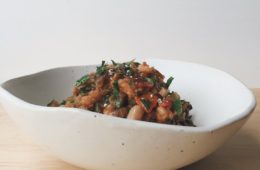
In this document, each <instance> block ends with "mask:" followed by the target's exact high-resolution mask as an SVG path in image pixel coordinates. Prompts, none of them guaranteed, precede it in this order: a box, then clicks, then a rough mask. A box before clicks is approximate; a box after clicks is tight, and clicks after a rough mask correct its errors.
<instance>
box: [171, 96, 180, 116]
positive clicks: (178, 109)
mask: <svg viewBox="0 0 260 170" xmlns="http://www.w3.org/2000/svg"><path fill="white" fill-rule="evenodd" d="M172 109H173V110H175V111H176V113H177V114H178V115H180V114H181V113H182V103H181V100H179V99H178V100H176V101H175V102H173V104H172Z"/></svg>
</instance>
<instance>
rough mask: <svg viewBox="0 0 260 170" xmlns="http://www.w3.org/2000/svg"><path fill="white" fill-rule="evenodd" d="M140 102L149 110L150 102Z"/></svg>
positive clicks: (143, 100) (142, 100)
mask: <svg viewBox="0 0 260 170" xmlns="http://www.w3.org/2000/svg"><path fill="white" fill-rule="evenodd" d="M141 102H142V103H143V105H144V107H145V108H146V109H147V110H149V109H150V107H151V102H150V101H149V100H145V99H141Z"/></svg>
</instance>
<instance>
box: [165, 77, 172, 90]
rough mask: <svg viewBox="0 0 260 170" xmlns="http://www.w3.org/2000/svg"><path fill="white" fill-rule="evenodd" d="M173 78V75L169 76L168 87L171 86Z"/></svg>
mask: <svg viewBox="0 0 260 170" xmlns="http://www.w3.org/2000/svg"><path fill="white" fill-rule="evenodd" d="M173 79H174V78H173V77H169V78H168V80H167V82H166V87H167V88H169V87H170V85H171V83H172V81H173Z"/></svg>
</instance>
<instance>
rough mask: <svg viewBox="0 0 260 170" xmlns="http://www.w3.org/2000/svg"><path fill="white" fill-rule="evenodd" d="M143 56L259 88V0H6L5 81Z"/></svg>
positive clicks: (0, 70) (0, 3)
mask: <svg viewBox="0 0 260 170" xmlns="http://www.w3.org/2000/svg"><path fill="white" fill-rule="evenodd" d="M137 56H144V57H160V58H172V59H178V60H186V61H192V62H198V63H203V64H207V65H210V66H214V67H216V68H219V69H222V70H224V71H226V72H229V73H231V74H233V75H235V76H236V77H238V78H239V79H241V80H242V81H243V82H245V83H246V84H247V85H248V86H250V87H260V66H259V65H260V1H258V0H215V1H214V0H196V1H194V0H104V1H100V0H92V1H83V0H81V1H80V0H42V1H33V0H6V1H4V0H0V59H1V60H0V81H3V80H5V79H8V78H10V77H13V76H16V75H22V74H27V73H31V72H36V71H39V70H43V69H46V68H50V67H56V66H63V65H77V64H81V65H82V64H93V63H97V62H99V61H101V60H102V59H115V60H118V59H120V60H126V59H129V58H134V57H137Z"/></svg>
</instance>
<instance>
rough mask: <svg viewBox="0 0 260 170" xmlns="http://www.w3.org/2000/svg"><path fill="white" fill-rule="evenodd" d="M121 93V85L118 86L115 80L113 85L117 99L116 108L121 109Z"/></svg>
mask: <svg viewBox="0 0 260 170" xmlns="http://www.w3.org/2000/svg"><path fill="white" fill-rule="evenodd" d="M119 94H120V91H119V85H118V81H117V80H115V81H114V83H113V95H114V98H115V105H116V108H120V107H121V100H120V96H119Z"/></svg>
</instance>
